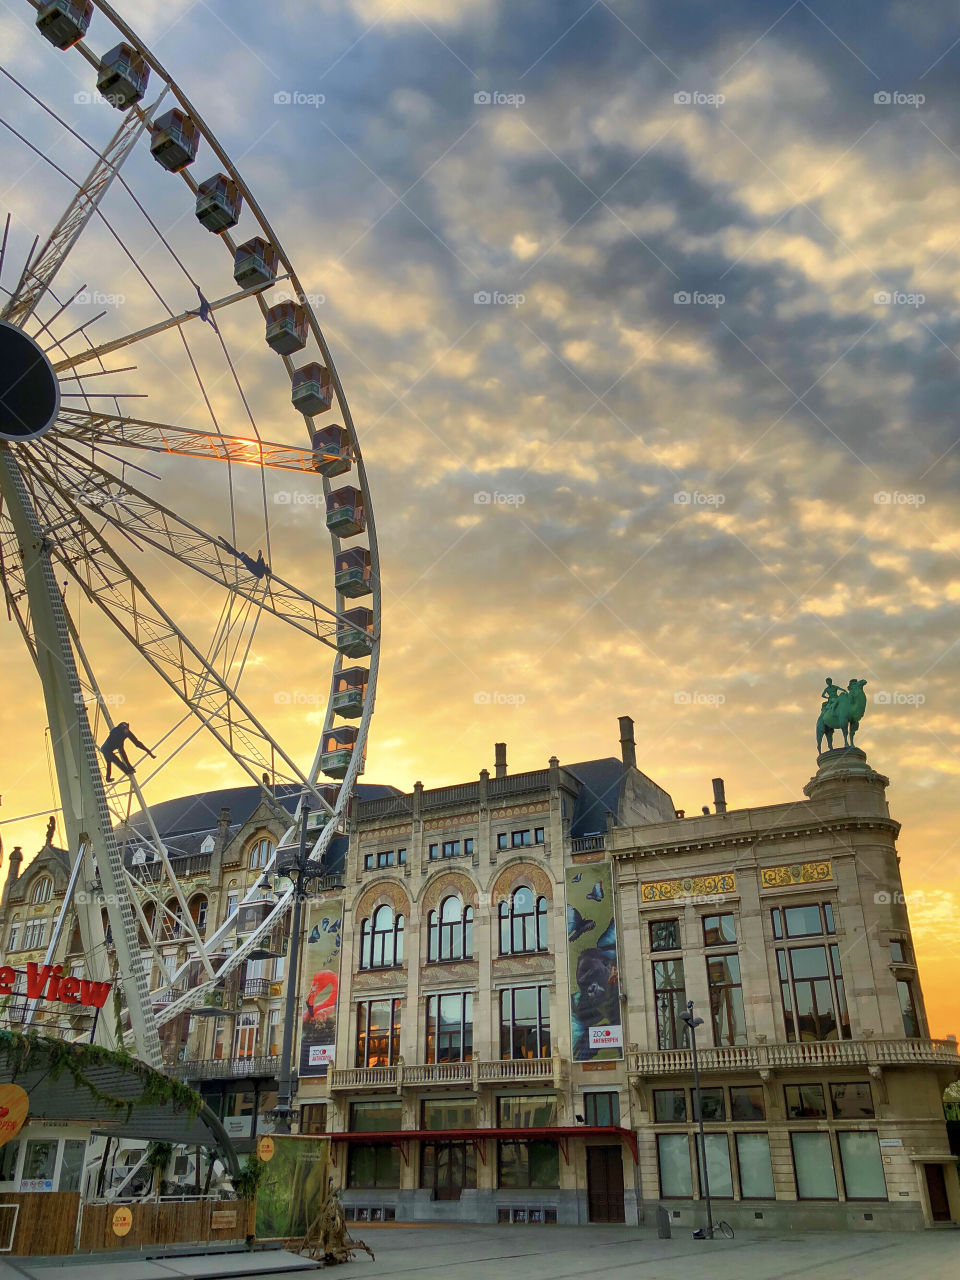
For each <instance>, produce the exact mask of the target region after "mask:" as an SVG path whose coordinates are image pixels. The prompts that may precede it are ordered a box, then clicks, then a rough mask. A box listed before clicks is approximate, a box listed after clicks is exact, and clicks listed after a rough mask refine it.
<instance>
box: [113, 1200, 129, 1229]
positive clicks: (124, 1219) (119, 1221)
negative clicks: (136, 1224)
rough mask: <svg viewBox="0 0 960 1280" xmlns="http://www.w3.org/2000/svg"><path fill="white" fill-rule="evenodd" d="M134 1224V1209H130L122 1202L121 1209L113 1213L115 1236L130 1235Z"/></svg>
mask: <svg viewBox="0 0 960 1280" xmlns="http://www.w3.org/2000/svg"><path fill="white" fill-rule="evenodd" d="M132 1226H133V1210H132V1209H128V1208H127V1206H126V1205H125V1204H122V1205H121V1206H120V1208H119V1209H116V1210H114V1214H113V1234H114V1235H115V1236H125V1235H129V1233H130V1228H131V1227H132Z"/></svg>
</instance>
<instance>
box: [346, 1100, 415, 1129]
mask: <svg viewBox="0 0 960 1280" xmlns="http://www.w3.org/2000/svg"><path fill="white" fill-rule="evenodd" d="M402 1128H403V1104H402V1103H401V1102H400V1101H399V1100H397V1101H396V1102H395V1101H394V1100H393V1099H392V1098H391V1099H386V1098H385V1099H384V1100H383V1101H380V1100H379V1099H378V1100H377V1101H376V1102H351V1103H350V1132H351V1133H394V1132H396V1131H397V1130H398V1129H402Z"/></svg>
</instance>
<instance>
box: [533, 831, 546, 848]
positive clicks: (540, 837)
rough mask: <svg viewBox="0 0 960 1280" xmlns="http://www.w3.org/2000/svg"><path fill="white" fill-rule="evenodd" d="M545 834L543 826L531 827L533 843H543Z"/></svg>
mask: <svg viewBox="0 0 960 1280" xmlns="http://www.w3.org/2000/svg"><path fill="white" fill-rule="evenodd" d="M545 834H546V833H545V831H544V828H543V827H534V829H533V843H534V844H543V842H544V837H545Z"/></svg>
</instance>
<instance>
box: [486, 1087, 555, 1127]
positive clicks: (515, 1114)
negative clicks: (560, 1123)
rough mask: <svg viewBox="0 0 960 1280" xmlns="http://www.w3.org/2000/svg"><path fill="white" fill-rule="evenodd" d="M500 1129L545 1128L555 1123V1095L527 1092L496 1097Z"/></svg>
mask: <svg viewBox="0 0 960 1280" xmlns="http://www.w3.org/2000/svg"><path fill="white" fill-rule="evenodd" d="M497 1119H498V1121H499V1127H500V1128H501V1129H545V1128H547V1127H548V1126H549V1125H554V1124H556V1123H557V1095H556V1094H555V1093H528V1094H522V1095H519V1096H517V1097H507V1098H498V1099H497Z"/></svg>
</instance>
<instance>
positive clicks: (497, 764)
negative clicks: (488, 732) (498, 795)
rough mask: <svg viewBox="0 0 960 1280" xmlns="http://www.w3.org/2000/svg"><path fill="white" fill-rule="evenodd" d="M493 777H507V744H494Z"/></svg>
mask: <svg viewBox="0 0 960 1280" xmlns="http://www.w3.org/2000/svg"><path fill="white" fill-rule="evenodd" d="M493 776H494V777H495V778H505V777H506V776H507V744H506V743H505V742H495V743H494V744H493Z"/></svg>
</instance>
